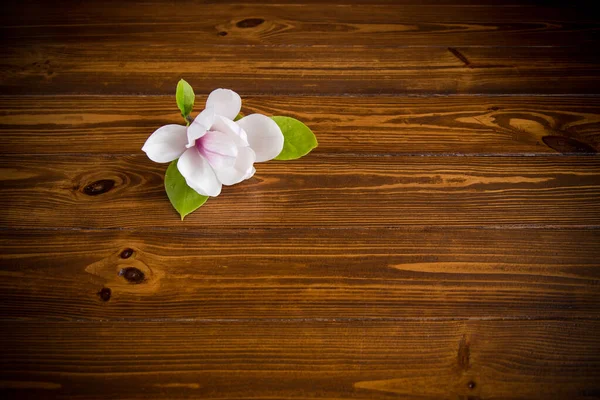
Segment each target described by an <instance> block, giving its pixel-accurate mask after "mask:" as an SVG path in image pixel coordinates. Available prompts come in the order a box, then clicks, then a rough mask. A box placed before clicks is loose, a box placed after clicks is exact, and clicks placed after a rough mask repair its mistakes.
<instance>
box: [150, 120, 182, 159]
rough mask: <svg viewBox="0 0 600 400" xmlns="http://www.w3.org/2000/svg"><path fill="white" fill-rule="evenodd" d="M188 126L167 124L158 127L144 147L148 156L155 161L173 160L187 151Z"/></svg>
mask: <svg viewBox="0 0 600 400" xmlns="http://www.w3.org/2000/svg"><path fill="white" fill-rule="evenodd" d="M186 142H187V136H186V128H185V126H181V125H174V124H172V125H165V126H162V127H160V128H158V129H157V130H156V131H154V133H153V134H152V135H150V137H149V138H148V140H146V143H144V147H142V151H144V152H145V153H146V154H147V155H148V158H149V159H151V160H152V161H154V162H158V163H166V162H170V161H173V160H174V159H176V158H177V157H179V156H180V155H181V154H182V153H183V152H184V151H185V144H186Z"/></svg>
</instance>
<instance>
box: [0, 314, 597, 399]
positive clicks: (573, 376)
mask: <svg viewBox="0 0 600 400" xmlns="http://www.w3.org/2000/svg"><path fill="white" fill-rule="evenodd" d="M598 328H599V326H598V322H597V321H577V322H574V321H565V322H557V321H541V322H540V321H429V322H397V321H394V322H381V321H361V322H350V323H348V322H327V323H324V322H314V321H303V322H291V323H280V324H278V325H277V327H276V329H274V327H273V325H272V323H271V322H260V321H258V322H242V323H233V324H232V323H224V322H210V323H193V322H180V323H172V324H169V325H165V324H163V323H126V324H123V323H81V322H75V323H67V322H53V323H45V324H43V325H40V324H39V323H35V322H34V323H13V324H12V325H11V326H6V325H2V326H0V329H1V334H0V341H1V342H0V343H1V345H2V346H3V348H4V349H5V351H3V352H2V356H0V357H1V358H0V359H1V360H2V361H1V365H0V368H1V369H2V381H1V382H0V387H2V388H3V389H4V390H3V391H4V393H5V395H9V396H10V395H11V394H17V395H20V396H23V395H28V396H30V397H32V398H65V397H66V398H73V397H77V398H86V399H105V398H123V397H125V398H141V397H143V398H158V399H162V398H165V397H169V398H195V399H197V398H205V399H217V398H218V399H240V398H244V399H248V398H278V399H279V398H286V399H290V398H293V399H300V398H303V399H305V398H325V399H346V398H351V399H389V398H393V397H401V398H404V399H456V398H482V399H488V398H490V399H493V398H502V399H523V398H527V399H548V398H569V399H589V398H590V397H595V396H596V394H597V393H598V381H597V379H596V378H597V376H596V373H597V371H598V368H600V356H599V354H600V340H599V338H598V336H597V335H594V334H593V333H592V332H595V331H597V330H598ZM573 338H577V342H576V343H574V341H573ZM48 342H51V343H52V344H53V345H52V346H48Z"/></svg>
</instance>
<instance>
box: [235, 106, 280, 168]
mask: <svg viewBox="0 0 600 400" xmlns="http://www.w3.org/2000/svg"><path fill="white" fill-rule="evenodd" d="M237 123H238V124H239V125H240V126H241V127H242V129H243V130H245V131H246V133H247V134H248V143H250V147H252V150H254V152H255V153H256V162H262V161H268V160H271V159H273V158H275V157H277V156H278V155H279V153H281V150H283V134H282V133H281V129H279V126H278V125H277V124H276V123H275V121H273V120H272V119H271V118H269V117H267V116H266V115H262V114H250V115H248V116H247V117H244V118H242V119H240V120H239V121H237Z"/></svg>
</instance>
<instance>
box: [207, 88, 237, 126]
mask: <svg viewBox="0 0 600 400" xmlns="http://www.w3.org/2000/svg"><path fill="white" fill-rule="evenodd" d="M208 107H214V108H215V113H216V114H217V115H222V116H224V117H226V118H229V119H234V118H235V117H236V116H237V115H238V114H239V112H240V110H241V109H242V99H241V98H240V95H239V94H237V93H236V92H234V91H233V90H229V89H215V90H213V91H212V92H211V94H209V95H208V99H206V108H208Z"/></svg>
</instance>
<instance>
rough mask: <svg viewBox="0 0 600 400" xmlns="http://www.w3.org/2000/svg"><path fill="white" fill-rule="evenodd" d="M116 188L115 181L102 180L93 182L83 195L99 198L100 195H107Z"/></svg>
mask: <svg viewBox="0 0 600 400" xmlns="http://www.w3.org/2000/svg"><path fill="white" fill-rule="evenodd" d="M114 186H115V181H113V180H112V179H100V180H99V181H96V182H92V183H90V184H89V185H87V186H86V187H84V188H83V193H85V194H87V195H88V196H98V195H99V194H102V193H106V192H108V191H109V190H110V189H112V188H113V187H114Z"/></svg>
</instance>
